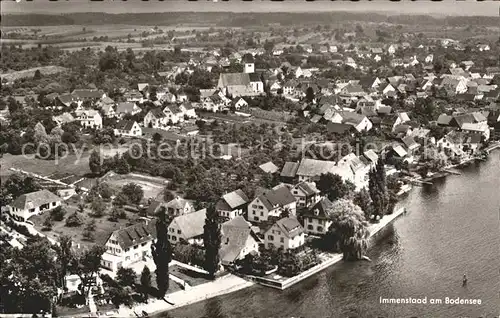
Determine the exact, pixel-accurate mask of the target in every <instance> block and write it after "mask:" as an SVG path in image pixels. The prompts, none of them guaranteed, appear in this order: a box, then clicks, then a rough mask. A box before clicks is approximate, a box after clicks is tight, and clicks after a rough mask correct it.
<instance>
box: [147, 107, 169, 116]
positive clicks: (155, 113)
mask: <svg viewBox="0 0 500 318" xmlns="http://www.w3.org/2000/svg"><path fill="white" fill-rule="evenodd" d="M149 112H150V113H151V115H153V116H154V117H155V118H165V117H166V116H167V115H165V113H164V112H162V111H161V109H159V108H153V109H151V110H150V111H149Z"/></svg>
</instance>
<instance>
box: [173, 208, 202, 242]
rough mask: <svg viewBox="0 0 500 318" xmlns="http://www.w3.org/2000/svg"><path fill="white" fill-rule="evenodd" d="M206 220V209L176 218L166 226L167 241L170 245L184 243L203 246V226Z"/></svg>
mask: <svg viewBox="0 0 500 318" xmlns="http://www.w3.org/2000/svg"><path fill="white" fill-rule="evenodd" d="M206 218H207V210H206V209H202V210H199V211H196V212H191V213H187V214H182V215H179V216H176V217H175V218H174V219H173V220H172V222H171V223H170V225H169V226H168V234H167V238H168V240H169V241H170V243H172V244H176V243H179V242H181V241H185V242H188V243H189V244H198V245H203V226H204V225H205V219H206Z"/></svg>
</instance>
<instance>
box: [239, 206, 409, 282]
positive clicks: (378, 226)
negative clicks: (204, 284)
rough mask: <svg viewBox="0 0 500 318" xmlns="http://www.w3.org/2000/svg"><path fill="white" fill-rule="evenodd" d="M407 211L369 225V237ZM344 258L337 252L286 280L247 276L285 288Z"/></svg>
mask: <svg viewBox="0 0 500 318" xmlns="http://www.w3.org/2000/svg"><path fill="white" fill-rule="evenodd" d="M404 212H405V208H400V209H398V210H397V211H394V213H392V214H389V215H385V216H384V217H383V218H382V219H381V220H380V222H379V223H375V224H372V225H370V226H369V227H368V231H369V232H370V236H369V239H370V238H372V237H374V236H375V235H376V234H377V233H378V232H380V231H381V230H382V229H383V228H384V227H386V226H387V225H389V224H390V223H392V222H393V221H394V220H395V219H396V218H398V217H399V216H401V215H402V214H403V213H404ZM341 260H342V254H340V253H336V254H332V256H331V258H329V259H328V260H325V261H323V262H321V263H319V264H318V265H315V266H313V267H311V268H310V269H308V270H306V271H304V272H302V273H300V274H298V275H296V276H293V277H290V278H287V279H284V280H278V279H276V280H275V279H269V278H264V277H258V276H247V277H248V278H250V279H252V280H253V281H255V282H257V283H259V284H261V285H264V286H267V287H272V288H277V289H281V290H284V289H286V288H288V287H290V286H293V285H295V284H297V283H298V282H300V281H303V280H304V279H306V278H308V277H310V276H312V275H314V274H316V273H319V272H321V271H322V270H324V269H325V268H327V267H329V266H331V265H334V264H336V263H338V262H340V261H341Z"/></svg>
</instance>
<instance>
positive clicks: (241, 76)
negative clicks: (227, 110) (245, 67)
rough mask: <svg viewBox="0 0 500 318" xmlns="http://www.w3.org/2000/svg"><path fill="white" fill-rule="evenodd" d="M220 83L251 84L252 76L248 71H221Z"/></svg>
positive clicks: (233, 84) (229, 84)
mask: <svg viewBox="0 0 500 318" xmlns="http://www.w3.org/2000/svg"><path fill="white" fill-rule="evenodd" d="M219 83H221V85H222V86H224V87H225V86H236V85H242V86H247V85H250V76H249V75H248V74H247V73H221V74H220V79H219Z"/></svg>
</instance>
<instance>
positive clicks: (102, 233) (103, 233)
mask: <svg viewBox="0 0 500 318" xmlns="http://www.w3.org/2000/svg"><path fill="white" fill-rule="evenodd" d="M77 202H78V201H76V199H70V200H68V201H66V202H64V203H63V208H64V209H65V210H66V211H67V213H66V215H65V218H64V220H62V221H60V222H53V225H52V230H50V231H45V232H42V233H44V234H45V235H48V236H49V237H51V238H53V239H55V240H57V238H58V237H59V236H61V235H68V236H70V237H71V238H72V240H73V241H74V242H75V243H77V244H80V245H81V246H82V247H87V246H92V245H94V244H104V243H105V242H106V240H107V238H108V237H109V235H110V234H111V233H112V232H113V231H115V230H118V229H120V228H124V227H126V226H128V225H129V224H133V223H136V222H137V220H138V219H139V216H137V215H136V214H134V213H132V212H127V211H126V212H125V213H126V214H127V219H125V220H121V219H119V220H118V222H112V221H110V220H108V218H107V216H106V215H104V216H103V217H101V218H94V217H91V216H90V215H89V213H91V210H90V207H89V205H88V204H87V205H86V207H85V210H84V212H83V213H79V216H80V217H81V220H82V221H83V224H82V225H80V226H78V227H67V226H66V225H65V220H66V218H67V217H68V216H69V215H70V214H72V213H73V212H75V211H76V209H77ZM48 217H49V213H44V214H42V215H37V216H34V217H32V218H30V221H31V222H33V223H34V224H35V228H36V229H37V230H38V231H41V230H42V228H43V225H42V224H43V222H44V221H45V219H46V218H48ZM91 219H94V220H95V225H96V229H95V231H94V241H87V240H85V239H84V238H83V236H82V232H83V228H84V227H85V224H87V223H88V222H89V221H90V220H91Z"/></svg>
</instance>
